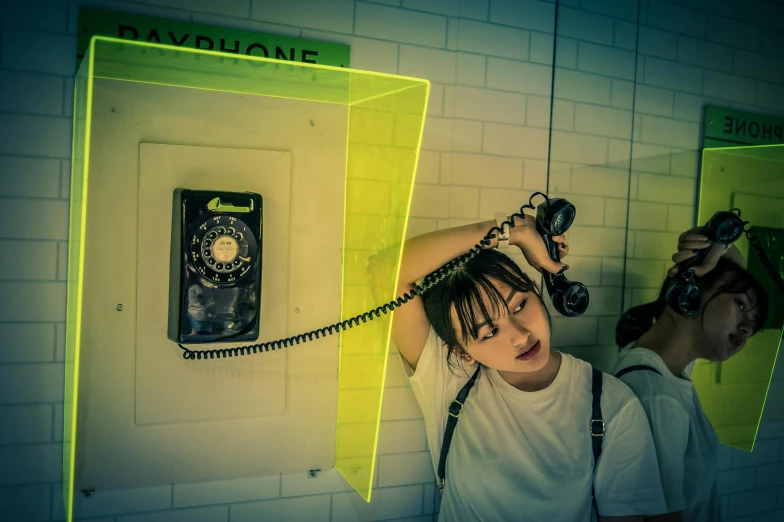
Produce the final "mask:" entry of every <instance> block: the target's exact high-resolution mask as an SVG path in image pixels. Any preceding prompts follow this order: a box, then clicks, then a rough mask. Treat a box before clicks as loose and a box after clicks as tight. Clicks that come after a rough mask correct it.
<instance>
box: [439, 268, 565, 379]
mask: <svg viewBox="0 0 784 522" xmlns="http://www.w3.org/2000/svg"><path fill="white" fill-rule="evenodd" d="M493 286H495V287H496V289H498V291H499V292H500V293H501V295H502V296H503V297H504V298H505V299H506V308H503V307H499V308H500V310H499V311H500V313H499V314H498V317H494V318H493V320H492V322H491V323H490V324H485V323H484V319H483V318H482V314H481V313H479V312H478V311H475V312H474V313H475V317H476V318H477V319H476V320H477V322H478V323H479V330H478V333H477V338H476V339H471V336H470V335H469V336H468V337H469V342H468V344H467V346H463V347H462V348H463V351H464V352H466V353H467V354H468V355H469V356H470V357H471V358H473V359H475V360H477V361H479V362H480V363H482V364H483V365H485V366H488V367H490V368H494V369H496V370H500V371H507V372H535V371H538V370H541V369H542V368H543V367H544V366H545V364H547V361H548V360H549V358H550V325H549V324H548V322H547V315H546V312H545V310H544V306H543V304H542V302H541V301H540V299H539V298H538V297H537V296H536V294H534V293H533V292H518V291H517V290H514V289H513V288H511V287H510V286H508V285H506V284H504V283H500V282H496V281H494V282H493ZM482 299H483V301H484V303H485V308H486V309H487V310H489V311H491V313H492V310H493V307H492V306H491V303H490V300H489V299H488V297H487V295H486V294H485V293H482ZM452 324H453V325H455V329H456V331H457V332H458V335H459V334H460V322H459V321H458V319H457V313H456V312H455V310H454V308H453V309H452Z"/></svg>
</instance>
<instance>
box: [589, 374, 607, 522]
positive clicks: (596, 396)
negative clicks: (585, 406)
mask: <svg viewBox="0 0 784 522" xmlns="http://www.w3.org/2000/svg"><path fill="white" fill-rule="evenodd" d="M592 370H593V379H592V380H591V397H592V408H591V409H592V412H591V422H590V429H591V443H592V445H593V471H594V473H593V474H594V475H596V463H597V462H599V455H601V454H602V441H603V440H604V419H603V418H602V380H603V376H602V372H601V371H600V370H597V369H596V368H592ZM591 502H593V509H594V511H596V517H597V518H598V517H599V508H598V506H597V505H596V489H595V487H594V485H593V479H592V480H591Z"/></svg>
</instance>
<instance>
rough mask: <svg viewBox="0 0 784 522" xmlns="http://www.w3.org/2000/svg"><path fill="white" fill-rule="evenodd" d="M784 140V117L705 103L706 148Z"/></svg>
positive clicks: (769, 143) (773, 143)
mask: <svg viewBox="0 0 784 522" xmlns="http://www.w3.org/2000/svg"><path fill="white" fill-rule="evenodd" d="M782 143H784V118H775V117H772V116H766V115H764V114H755V113H753V112H743V111H736V110H734V109H727V108H724V107H716V106H713V105H707V106H705V142H704V146H705V147H742V146H746V145H780V144H782Z"/></svg>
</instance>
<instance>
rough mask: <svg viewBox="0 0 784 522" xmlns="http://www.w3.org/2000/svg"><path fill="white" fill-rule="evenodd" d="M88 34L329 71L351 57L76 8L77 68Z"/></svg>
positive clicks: (295, 42) (283, 39) (316, 45)
mask: <svg viewBox="0 0 784 522" xmlns="http://www.w3.org/2000/svg"><path fill="white" fill-rule="evenodd" d="M94 35H101V36H110V37H112V38H125V39H128V40H140V41H143V42H154V43H160V44H166V45H174V46H179V47H189V48H193V49H204V50H211V51H217V52H223V53H227V54H244V55H249V56H262V57H265V58H275V59H278V60H288V61H293V62H303V63H317V64H320V65H331V66H334V67H349V58H350V55H351V47H350V46H348V45H346V44H339V43H332V42H320V41H318V40H308V39H305V38H295V37H293V36H280V35H276V34H265V33H257V32H255V31H244V30H241V29H231V28H228V27H216V26H212V25H203V24H194V23H191V22H181V21H177V20H166V19H163V18H152V17H149V16H141V15H135V14H127V13H115V12H112V11H104V10H102V9H94V8H91V7H80V8H79V28H78V36H77V40H76V58H77V64H76V66H77V68H78V67H79V64H80V63H81V62H82V58H83V57H84V54H85V52H86V51H87V47H88V46H89V45H90V38H92V36H94Z"/></svg>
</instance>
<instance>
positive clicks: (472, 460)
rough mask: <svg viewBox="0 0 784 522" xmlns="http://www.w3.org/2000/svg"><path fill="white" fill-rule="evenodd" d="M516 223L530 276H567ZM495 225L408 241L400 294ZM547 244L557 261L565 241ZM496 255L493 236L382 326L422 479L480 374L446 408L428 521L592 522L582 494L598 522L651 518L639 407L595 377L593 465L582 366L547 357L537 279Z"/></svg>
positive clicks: (654, 503)
mask: <svg viewBox="0 0 784 522" xmlns="http://www.w3.org/2000/svg"><path fill="white" fill-rule="evenodd" d="M515 220H516V221H515V227H514V228H512V229H511V230H510V237H509V243H510V244H511V245H513V246H515V247H517V248H520V249H521V250H522V252H523V254H524V256H525V258H526V260H527V261H528V263H529V264H530V265H531V266H532V267H533V268H535V269H536V270H538V271H540V272H541V270H542V269H544V270H548V271H550V272H551V273H557V272H559V271H561V270H562V269H564V268H565V265H563V264H561V263H557V262H554V261H552V260H551V259H550V257H549V256H548V254H547V251H546V248H545V245H544V242H543V240H542V237H541V236H540V235H539V234H538V233H537V232H536V228H535V220H534V218H533V217H531V216H527V217H526V218H525V219H522V218H519V217H517V218H515ZM495 225H496V222H494V221H487V222H483V223H477V224H473V225H467V226H462V227H457V228H452V229H448V230H441V231H437V232H432V233H429V234H424V235H422V236H419V237H415V238H413V239H410V240H409V241H407V242H406V244H405V247H404V253H403V258H402V266H401V269H400V276H399V281H400V284H399V287H398V295H402V294H404V293H409V292H410V291H411V290H412V289H413V288H414V285H415V282H416V281H417V280H419V279H420V278H423V277H424V276H426V275H428V274H430V273H432V272H433V271H435V270H436V269H438V268H439V267H441V266H442V265H444V264H446V263H447V262H449V261H451V260H453V259H455V258H457V257H458V256H459V255H460V254H464V253H465V252H467V251H469V250H471V249H472V247H474V245H476V244H477V243H479V241H480V240H481V239H482V238H483V237H484V235H485V234H486V233H487V231H488V230H490V229H491V228H492V227H493V226H495ZM553 240H554V241H555V242H557V243H559V244H560V246H559V248H560V255H561V256H565V255H566V254H567V253H568V248H567V247H566V245H565V244H563V243H562V242H563V241H565V239H564V237H563V236H556V237H554V238H553ZM497 245H498V239H494V240H493V241H492V243H491V244H490V245H489V246H488V247H487V248H485V249H483V250H482V251H481V252H480V253H479V254H478V255H477V256H476V257H474V258H473V259H471V260H470V261H468V262H467V263H466V264H465V265H463V266H462V267H461V268H460V269H459V270H458V271H457V272H455V273H453V274H451V275H450V276H448V277H446V278H445V279H444V280H442V281H441V282H440V283H439V284H437V285H436V286H434V287H433V288H431V289H429V290H428V291H427V292H426V293H425V294H424V297H423V298H420V297H416V298H414V299H412V300H411V301H410V302H408V303H407V304H406V305H405V306H402V307H401V308H399V309H397V310H396V311H395V315H394V318H393V323H392V338H393V340H394V342H395V344H396V345H397V348H398V350H399V352H400V354H401V356H402V359H403V364H404V368H405V371H406V373H407V375H408V376H409V381H410V383H411V385H412V387H413V391H414V394H415V396H416V398H417V401H418V402H419V405H420V407H421V409H422V413H423V415H424V418H425V423H426V433H427V439H428V443H429V447H430V451H431V457H432V461H433V467H434V470H437V469H439V466H438V464H439V461H440V456H441V448H442V442H443V441H444V435H445V427H446V426H447V419H449V418H450V415H452V413H449V411H448V410H449V405H450V404H451V403H452V401H453V399H455V397H456V396H457V394H458V392H459V391H460V390H461V389H462V388H463V386H464V385H465V384H466V383H467V382H468V381H469V380H470V379H471V377H472V376H473V375H475V374H476V371H477V369H480V370H481V371H479V373H478V375H477V376H476V381H475V384H474V385H473V388H472V389H470V393H469V394H468V398H467V400H465V401H463V402H464V404H463V406H462V410H461V411H458V412H457V415H459V422H457V424H456V427H455V430H454V434H453V437H452V438H451V444H449V446H448V447H449V450H448V459H446V472H445V482H444V489H443V495H442V501H441V510H440V517H439V520H440V521H453V520H459V521H463V520H470V521H479V520H482V521H493V522H495V521H507V520H516V521H535V522H541V521H561V520H563V521H569V522H583V521H586V522H587V521H590V520H592V519H593V516H594V515H593V513H594V508H593V507H592V489H593V488H595V498H596V503H597V505H598V513H599V520H600V521H642V520H643V515H644V514H656V513H663V512H664V508H665V506H664V504H663V500H664V497H663V492H662V489H661V485H660V484H658V482H657V481H655V480H654V481H651V480H650V477H651V476H652V475H653V476H655V474H656V473H657V472H658V471H657V470H658V464H657V462H656V455H655V452H654V447H653V441H652V437H651V433H650V429H649V427H648V424H647V421H646V419H645V412H644V410H643V409H642V407H641V405H640V403H639V400H638V399H637V398H636V397H635V396H634V394H633V393H632V392H631V390H629V389H628V387H626V386H625V385H624V384H623V383H621V382H620V381H619V380H617V379H615V378H613V377H611V376H609V375H604V376H603V386H602V388H601V396H600V405H601V413H602V418H603V420H604V428H605V429H604V437H603V444H602V450H601V455H600V457H599V459H598V462H597V463H596V466H595V467H594V458H593V452H592V451H593V450H592V448H593V439H594V437H592V436H591V429H590V421H591V419H592V418H593V417H592V375H593V372H592V368H591V366H590V364H588V363H586V362H584V361H581V360H578V359H576V358H574V357H572V356H570V355H567V354H564V353H560V352H558V351H555V350H553V349H551V346H550V339H551V326H550V321H549V314H548V312H547V309H546V308H545V306H544V303H543V301H542V297H541V294H540V292H539V289H538V287H537V285H536V283H534V282H533V281H532V280H531V279H530V278H529V277H528V276H527V275H526V274H525V273H523V272H522V271H521V270H520V268H519V267H518V266H517V264H516V263H515V262H514V261H512V260H511V259H510V258H509V257H507V256H506V255H504V254H502V253H500V252H498V251H496V250H494V249H495V247H496V246H497ZM598 375H599V376H601V373H598ZM598 397H599V396H598V395H597V399H598ZM597 402H599V401H598V400H597Z"/></svg>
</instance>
